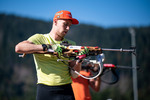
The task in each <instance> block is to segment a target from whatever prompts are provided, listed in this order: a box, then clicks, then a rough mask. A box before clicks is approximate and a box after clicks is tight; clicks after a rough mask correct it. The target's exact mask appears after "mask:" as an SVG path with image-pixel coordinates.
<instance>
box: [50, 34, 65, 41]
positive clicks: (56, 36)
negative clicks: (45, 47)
mask: <svg viewBox="0 0 150 100" xmlns="http://www.w3.org/2000/svg"><path fill="white" fill-rule="evenodd" d="M49 35H50V37H51V38H52V39H53V40H55V41H62V40H63V38H62V37H60V36H59V35H57V33H53V32H50V33H49Z"/></svg>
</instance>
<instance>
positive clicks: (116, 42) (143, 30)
mask: <svg viewBox="0 0 150 100" xmlns="http://www.w3.org/2000/svg"><path fill="white" fill-rule="evenodd" d="M51 27H52V22H46V21H42V20H35V19H30V18H23V17H19V16H15V15H6V14H0V50H1V53H0V80H1V82H0V98H1V99H2V100H4V99H5V100H19V99H21V100H35V89H36V85H35V84H36V71H35V67H34V63H33V58H32V56H31V55H27V56H26V57H25V58H19V57H18V54H16V53H15V51H14V48H15V45H16V44H17V43H19V42H20V41H23V40H26V39H28V37H30V36H31V35H33V34H35V33H42V34H44V33H48V32H49V31H50V30H51ZM133 28H134V29H135V32H136V45H137V47H136V48H137V65H138V66H140V68H141V71H142V72H140V71H138V89H139V100H141V99H144V100H148V98H150V96H149V93H150V88H149V87H150V85H149V84H150V78H149V71H150V67H149V66H150V63H149V59H150V53H149V51H150V26H147V27H133ZM128 29H129V27H118V28H107V29H106V28H103V27H98V26H94V25H86V24H82V23H81V24H79V25H76V26H72V27H71V29H70V31H69V33H68V34H67V36H66V38H68V39H71V40H74V41H75V42H76V43H77V45H85V46H99V47H102V48H129V47H130V46H131V37H130V33H129V31H128ZM104 53H105V56H106V60H105V63H113V64H116V65H124V66H131V54H130V53H120V52H104ZM117 73H118V74H119V75H120V81H119V82H118V83H116V84H115V85H106V84H104V83H102V87H101V88H102V90H101V91H100V92H99V93H94V92H92V97H93V98H95V99H94V100H97V99H101V100H104V99H106V98H105V96H107V97H110V98H112V99H114V100H116V99H117V100H133V94H132V93H133V90H132V71H131V70H121V69H120V70H117ZM116 92H117V93H116ZM26 95H31V96H26Z"/></svg>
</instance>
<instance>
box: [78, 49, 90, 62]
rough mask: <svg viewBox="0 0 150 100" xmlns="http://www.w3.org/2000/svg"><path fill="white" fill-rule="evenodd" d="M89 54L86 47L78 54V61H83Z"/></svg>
mask: <svg viewBox="0 0 150 100" xmlns="http://www.w3.org/2000/svg"><path fill="white" fill-rule="evenodd" d="M88 53H89V49H88V48H87V47H84V50H82V51H81V52H80V53H79V59H84V58H86V56H87V54H88Z"/></svg>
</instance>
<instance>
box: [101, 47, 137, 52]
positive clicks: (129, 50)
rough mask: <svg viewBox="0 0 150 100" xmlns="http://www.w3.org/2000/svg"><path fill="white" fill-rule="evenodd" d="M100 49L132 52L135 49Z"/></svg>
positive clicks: (103, 49)
mask: <svg viewBox="0 0 150 100" xmlns="http://www.w3.org/2000/svg"><path fill="white" fill-rule="evenodd" d="M101 49H102V51H120V52H134V51H135V49H122V48H120V49H108V48H101Z"/></svg>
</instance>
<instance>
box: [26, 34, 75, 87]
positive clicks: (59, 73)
mask: <svg viewBox="0 0 150 100" xmlns="http://www.w3.org/2000/svg"><path fill="white" fill-rule="evenodd" d="M28 41H30V42H33V43H34V44H37V45H38V44H57V45H59V44H60V43H61V42H62V41H54V40H52V38H51V37H50V35H49V34H35V35H33V36H31V37H30V38H29V39H28ZM63 41H68V42H69V44H72V45H75V42H73V41H71V40H68V39H65V38H64V39H63ZM33 57H34V62H35V66H36V71H37V79H38V81H37V84H45V85H49V86H58V85H65V84H69V83H71V82H72V80H71V76H70V73H69V68H68V66H67V65H65V64H64V63H63V62H57V59H58V58H57V57H56V56H53V55H50V54H33ZM61 59H66V58H63V57H61Z"/></svg>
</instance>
